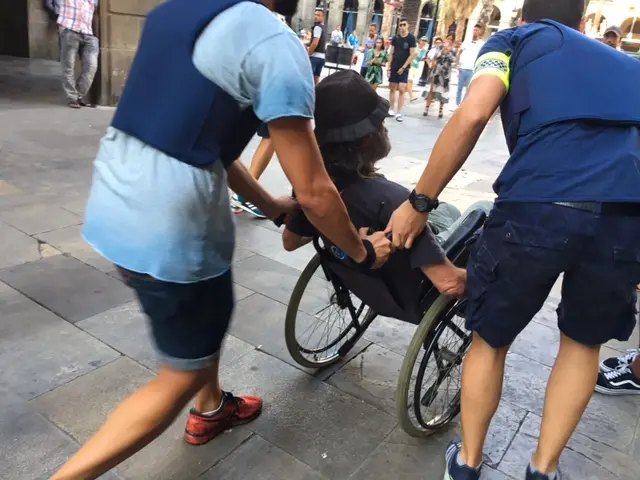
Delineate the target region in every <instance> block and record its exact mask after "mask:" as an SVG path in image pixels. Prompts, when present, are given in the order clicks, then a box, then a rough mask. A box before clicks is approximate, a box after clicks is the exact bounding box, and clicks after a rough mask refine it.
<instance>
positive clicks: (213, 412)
mask: <svg viewBox="0 0 640 480" xmlns="http://www.w3.org/2000/svg"><path fill="white" fill-rule="evenodd" d="M223 405H224V395H223V397H222V400H220V405H219V406H218V408H216V409H215V410H211V411H210V412H205V413H201V414H200V415H202V416H203V417H213V416H214V415H215V414H216V413H218V412H219V411H220V409H221V408H222V406H223Z"/></svg>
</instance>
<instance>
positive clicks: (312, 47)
mask: <svg viewBox="0 0 640 480" xmlns="http://www.w3.org/2000/svg"><path fill="white" fill-rule="evenodd" d="M318 43H319V42H318V39H317V38H314V39H313V41H312V42H311V45H309V55H311V54H312V53H313V52H315V51H316V48H318Z"/></svg>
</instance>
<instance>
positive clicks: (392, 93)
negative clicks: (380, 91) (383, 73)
mask: <svg viewBox="0 0 640 480" xmlns="http://www.w3.org/2000/svg"><path fill="white" fill-rule="evenodd" d="M397 89H398V84H397V83H390V84H389V110H391V111H393V112H395V107H396V96H397Z"/></svg>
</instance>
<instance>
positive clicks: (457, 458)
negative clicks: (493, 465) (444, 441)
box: [456, 452, 482, 472]
mask: <svg viewBox="0 0 640 480" xmlns="http://www.w3.org/2000/svg"><path fill="white" fill-rule="evenodd" d="M456 464H457V465H458V466H459V467H467V468H470V469H471V470H475V471H476V472H477V471H478V470H480V467H481V466H482V463H480V465H478V466H477V467H475V468H473V467H470V466H469V465H467V464H466V463H464V462H463V461H462V458H460V452H458V454H457V455H456Z"/></svg>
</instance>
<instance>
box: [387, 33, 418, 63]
mask: <svg viewBox="0 0 640 480" xmlns="http://www.w3.org/2000/svg"><path fill="white" fill-rule="evenodd" d="M391 45H392V46H393V64H392V65H391V70H393V71H394V72H395V71H397V70H399V69H400V68H401V67H402V66H403V65H404V64H405V63H407V59H408V58H409V56H410V55H411V49H412V48H416V46H417V42H416V37H415V36H414V35H413V34H412V33H409V34H408V35H407V36H406V37H403V36H402V35H400V34H398V35H396V36H395V37H393V38H392V39H391Z"/></svg>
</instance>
